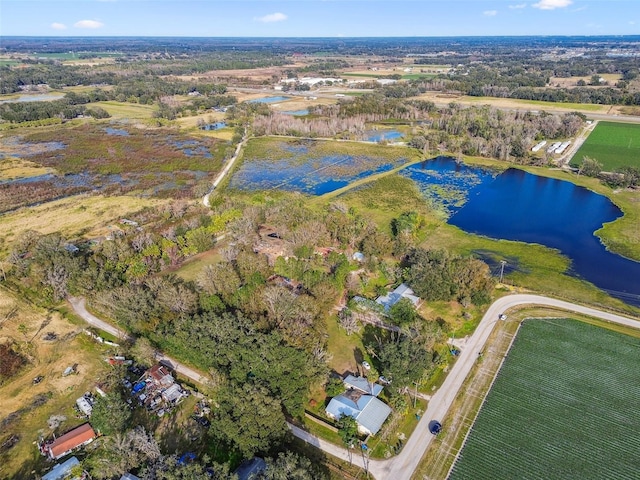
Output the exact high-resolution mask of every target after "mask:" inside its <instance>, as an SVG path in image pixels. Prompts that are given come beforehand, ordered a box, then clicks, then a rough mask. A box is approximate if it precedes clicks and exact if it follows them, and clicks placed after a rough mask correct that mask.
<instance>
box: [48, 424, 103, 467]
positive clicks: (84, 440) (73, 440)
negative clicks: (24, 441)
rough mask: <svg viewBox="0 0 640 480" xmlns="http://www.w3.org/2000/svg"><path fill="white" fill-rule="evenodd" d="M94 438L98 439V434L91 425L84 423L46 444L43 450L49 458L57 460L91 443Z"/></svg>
mask: <svg viewBox="0 0 640 480" xmlns="http://www.w3.org/2000/svg"><path fill="white" fill-rule="evenodd" d="M94 438H96V432H94V430H93V428H92V427H91V425H90V424H88V423H84V424H82V425H80V426H79V427H77V428H74V429H73V430H71V431H70V432H67V433H65V434H64V435H62V436H61V437H59V438H57V439H55V440H54V441H53V442H50V443H46V444H45V445H44V446H43V447H42V450H43V453H44V454H46V455H48V456H49V458H51V459H52V460H57V459H58V458H61V457H64V456H65V455H67V454H68V453H71V452H72V451H73V450H75V449H76V448H80V447H82V446H84V445H86V444H88V443H91V442H92V441H93V439H94Z"/></svg>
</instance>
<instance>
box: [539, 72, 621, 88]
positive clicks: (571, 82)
mask: <svg viewBox="0 0 640 480" xmlns="http://www.w3.org/2000/svg"><path fill="white" fill-rule="evenodd" d="M599 76H601V77H602V78H604V79H605V80H606V81H607V84H603V85H602V86H603V87H611V86H614V85H615V84H616V83H617V82H618V80H620V79H621V78H622V75H620V74H619V73H602V74H599ZM579 80H584V81H585V82H587V85H588V84H589V82H590V81H591V75H587V76H584V77H567V78H561V77H551V78H550V79H549V86H550V87H558V88H572V87H575V86H576V84H577V83H578V81H579ZM593 88H600V87H596V86H594V87H593Z"/></svg>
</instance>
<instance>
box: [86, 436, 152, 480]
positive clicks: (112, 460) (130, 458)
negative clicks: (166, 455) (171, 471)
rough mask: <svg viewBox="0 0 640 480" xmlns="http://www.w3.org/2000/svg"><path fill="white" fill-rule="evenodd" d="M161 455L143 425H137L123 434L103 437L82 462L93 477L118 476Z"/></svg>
mask: <svg viewBox="0 0 640 480" xmlns="http://www.w3.org/2000/svg"><path fill="white" fill-rule="evenodd" d="M160 457H161V454H160V447H159V446H158V443H157V442H156V441H155V439H154V438H153V436H152V435H150V434H148V433H147V432H146V430H145V429H144V427H142V426H138V427H136V428H135V429H132V430H129V431H127V432H126V433H124V434H121V433H116V434H115V435H112V436H110V437H105V439H104V441H103V443H102V445H101V448H98V449H96V450H93V451H92V452H91V453H90V454H89V456H88V458H87V459H86V460H85V461H84V462H83V464H84V465H85V467H86V468H87V469H88V470H89V471H90V472H91V475H92V477H93V478H98V479H102V478H113V477H120V476H121V475H122V474H124V473H125V472H128V471H129V470H131V469H132V468H137V467H139V466H140V465H141V464H143V463H147V462H150V461H151V462H153V461H155V460H157V459H159V458H160Z"/></svg>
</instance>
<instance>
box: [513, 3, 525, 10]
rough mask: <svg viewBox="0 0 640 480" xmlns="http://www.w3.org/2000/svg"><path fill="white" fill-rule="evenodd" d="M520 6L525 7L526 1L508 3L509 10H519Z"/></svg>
mask: <svg viewBox="0 0 640 480" xmlns="http://www.w3.org/2000/svg"><path fill="white" fill-rule="evenodd" d="M521 8H527V4H526V3H519V4H517V5H509V9H510V10H520V9H521Z"/></svg>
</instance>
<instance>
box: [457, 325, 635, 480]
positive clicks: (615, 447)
mask: <svg viewBox="0 0 640 480" xmlns="http://www.w3.org/2000/svg"><path fill="white" fill-rule="evenodd" d="M639 349H640V339H638V338H637V337H633V336H628V335H624V334H621V333H617V332H614V331H610V330H606V329H603V328H600V327H596V326H593V325H589V324H586V323H582V322H578V321H576V320H569V319H544V320H542V319H533V320H527V321H525V322H524V323H523V324H522V326H521V327H520V330H519V332H518V334H517V337H516V340H515V342H514V344H513V346H512V348H511V350H510V352H509V353H508V356H507V360H506V361H505V363H504V365H503V366H502V368H501V370H500V372H499V373H498V376H497V378H496V381H495V383H494V385H493V387H492V388H491V390H490V392H489V394H488V396H487V398H486V400H485V403H484V405H483V406H482V408H481V410H480V413H479V415H478V418H477V419H476V421H475V423H474V425H473V427H472V430H471V432H470V435H469V437H468V438H467V441H466V444H465V445H464V448H463V449H462V452H461V454H460V457H459V459H458V461H457V462H456V464H455V465H454V467H453V470H452V472H451V475H450V477H449V478H450V479H452V480H458V479H478V478H519V479H534V478H536V479H537V478H580V479H601V478H618V479H633V478H637V473H638V469H637V452H638V449H640V439H639V438H638V436H637V435H635V433H634V432H638V431H640V413H638V410H637V405H638V402H640V371H639V370H638V369H637V368H636V363H637V359H638V351H639ZM445 428H446V427H445Z"/></svg>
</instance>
